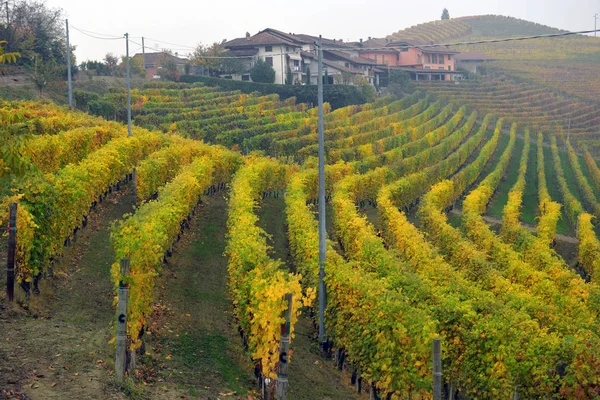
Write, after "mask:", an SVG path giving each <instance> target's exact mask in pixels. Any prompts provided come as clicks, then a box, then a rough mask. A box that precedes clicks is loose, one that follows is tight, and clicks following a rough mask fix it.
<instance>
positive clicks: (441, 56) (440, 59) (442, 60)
mask: <svg viewBox="0 0 600 400" xmlns="http://www.w3.org/2000/svg"><path fill="white" fill-rule="evenodd" d="M438 62H439V63H440V64H443V63H444V56H443V55H441V54H440V56H439V57H438Z"/></svg>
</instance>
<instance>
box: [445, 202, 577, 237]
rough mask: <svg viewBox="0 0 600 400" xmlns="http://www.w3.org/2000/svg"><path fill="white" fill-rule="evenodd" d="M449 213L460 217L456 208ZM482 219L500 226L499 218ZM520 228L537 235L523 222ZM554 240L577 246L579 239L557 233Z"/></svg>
mask: <svg viewBox="0 0 600 400" xmlns="http://www.w3.org/2000/svg"><path fill="white" fill-rule="evenodd" d="M450 212H451V213H452V214H455V215H462V210H461V209H458V208H453V209H452V210H451V211H450ZM483 219H484V220H486V221H487V222H488V223H490V224H494V225H502V220H501V219H499V218H495V217H492V216H489V215H484V216H483ZM521 227H523V228H525V229H527V230H528V231H530V232H532V233H537V227H535V226H531V225H527V224H524V223H523V222H521ZM555 239H556V240H557V241H561V242H565V243H570V244H579V239H577V238H576V237H573V236H566V235H561V234H559V233H557V234H556V236H555Z"/></svg>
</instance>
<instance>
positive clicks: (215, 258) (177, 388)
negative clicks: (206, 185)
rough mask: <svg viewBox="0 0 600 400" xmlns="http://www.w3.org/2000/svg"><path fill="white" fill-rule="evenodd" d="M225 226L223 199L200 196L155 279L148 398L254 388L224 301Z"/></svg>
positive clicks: (208, 395) (235, 392) (146, 371)
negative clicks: (187, 226)
mask: <svg viewBox="0 0 600 400" xmlns="http://www.w3.org/2000/svg"><path fill="white" fill-rule="evenodd" d="M226 222H227V203H226V201H225V199H224V198H223V194H222V193H218V194H216V195H214V196H211V197H209V198H205V199H204V204H203V206H202V207H200V208H199V210H198V212H196V214H195V216H194V217H193V218H192V222H191V228H190V230H189V231H186V232H185V234H184V235H183V237H182V239H181V241H180V242H179V243H178V244H177V245H176V246H175V248H174V253H173V256H172V257H171V258H169V259H168V265H167V266H166V267H164V268H163V271H162V274H161V277H160V278H159V280H158V281H157V289H156V295H155V298H156V299H157V300H156V305H155V312H154V316H153V323H152V326H151V327H150V336H149V337H150V340H149V346H148V349H147V352H148V353H149V354H148V355H147V356H146V357H144V360H143V361H144V370H143V371H142V376H141V378H142V379H144V381H145V382H146V383H149V384H150V385H151V386H152V389H151V390H148V392H151V393H152V396H151V398H156V399H164V398H181V396H183V398H187V396H191V397H194V398H202V399H216V398H219V397H226V396H225V395H227V396H231V397H238V396H244V398H247V397H245V396H247V395H248V394H250V395H252V390H253V389H254V388H255V386H254V385H255V380H254V375H253V374H252V372H253V367H252V365H251V364H250V360H249V358H248V357H247V356H246V355H245V351H244V349H243V347H242V343H241V339H240V337H239V335H238V334H237V330H236V327H235V326H234V320H233V316H232V312H233V306H232V304H231V302H230V300H229V298H228V295H227V259H226V258H225V257H224V256H223V253H224V251H225V233H226Z"/></svg>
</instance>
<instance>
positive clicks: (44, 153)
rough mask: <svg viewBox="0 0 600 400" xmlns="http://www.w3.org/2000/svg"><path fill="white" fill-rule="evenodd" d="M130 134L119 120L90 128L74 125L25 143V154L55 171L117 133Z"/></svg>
mask: <svg viewBox="0 0 600 400" xmlns="http://www.w3.org/2000/svg"><path fill="white" fill-rule="evenodd" d="M124 136H127V128H125V127H124V126H123V125H121V124H118V123H116V122H102V123H101V124H98V125H97V126H94V127H91V128H75V129H71V130H68V131H65V132H60V133H58V134H56V135H43V136H38V137H36V138H34V139H32V140H29V141H28V142H27V143H26V149H25V152H24V154H23V156H24V157H26V158H27V159H28V160H29V162H31V164H33V165H35V166H36V167H37V168H38V169H39V170H40V171H42V172H45V173H46V172H51V173H55V172H56V171H58V170H59V169H60V168H63V167H64V166H66V165H67V164H70V163H76V162H79V161H80V160H82V159H83V158H85V157H86V156H87V155H88V154H90V153H91V152H92V151H94V150H96V149H98V148H100V147H101V146H103V145H105V144H106V143H107V142H109V141H110V140H112V139H114V138H117V137H124Z"/></svg>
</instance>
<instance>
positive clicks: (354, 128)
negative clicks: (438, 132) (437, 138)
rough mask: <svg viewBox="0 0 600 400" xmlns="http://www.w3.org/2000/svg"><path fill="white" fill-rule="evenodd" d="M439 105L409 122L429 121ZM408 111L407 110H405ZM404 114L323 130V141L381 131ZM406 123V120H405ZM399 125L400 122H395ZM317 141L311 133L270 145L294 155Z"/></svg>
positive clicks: (316, 136) (282, 152)
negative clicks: (422, 119)
mask: <svg viewBox="0 0 600 400" xmlns="http://www.w3.org/2000/svg"><path fill="white" fill-rule="evenodd" d="M440 104H441V103H435V105H431V106H430V107H429V108H428V109H427V110H425V111H424V112H422V113H421V114H419V116H422V117H419V116H415V117H412V118H410V119H409V120H410V121H413V120H415V119H418V120H421V118H425V119H426V120H428V119H430V118H431V117H432V116H433V115H435V114H436V113H437V111H438V110H439V106H440ZM407 110H408V109H407ZM405 114H407V113H405V112H402V111H399V112H397V113H394V114H390V115H387V116H383V117H380V118H375V119H372V120H370V121H367V122H363V123H362V124H356V125H345V126H339V127H336V128H333V129H326V130H325V139H326V140H327V141H333V140H340V139H344V138H348V137H350V136H354V135H357V134H360V133H365V132H370V131H373V130H375V129H383V128H386V127H387V126H388V125H390V124H391V123H394V121H403V118H405ZM405 121H407V120H405ZM396 123H400V122H396ZM317 141H318V135H317V133H316V131H315V132H311V133H309V134H306V135H302V136H295V137H291V138H286V139H280V140H277V141H275V142H274V143H272V146H273V147H274V149H275V150H276V151H277V154H294V153H295V152H297V151H299V150H300V149H302V148H304V147H306V146H309V145H312V144H316V143H317Z"/></svg>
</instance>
